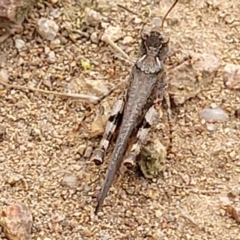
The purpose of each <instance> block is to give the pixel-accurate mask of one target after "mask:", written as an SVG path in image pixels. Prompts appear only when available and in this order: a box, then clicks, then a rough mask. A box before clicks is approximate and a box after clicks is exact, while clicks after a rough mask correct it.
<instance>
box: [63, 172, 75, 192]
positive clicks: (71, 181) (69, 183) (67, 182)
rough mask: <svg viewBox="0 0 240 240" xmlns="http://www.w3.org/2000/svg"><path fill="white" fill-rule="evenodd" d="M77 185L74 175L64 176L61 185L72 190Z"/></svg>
mask: <svg viewBox="0 0 240 240" xmlns="http://www.w3.org/2000/svg"><path fill="white" fill-rule="evenodd" d="M76 184H77V177H76V176H75V175H74V174H70V173H68V174H65V175H64V177H63V179H62V182H61V185H62V186H65V187H69V188H74V187H75V186H76Z"/></svg>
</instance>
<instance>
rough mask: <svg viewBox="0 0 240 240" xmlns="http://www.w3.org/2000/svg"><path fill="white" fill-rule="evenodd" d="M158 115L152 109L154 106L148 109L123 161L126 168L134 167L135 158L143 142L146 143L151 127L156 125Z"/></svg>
mask: <svg viewBox="0 0 240 240" xmlns="http://www.w3.org/2000/svg"><path fill="white" fill-rule="evenodd" d="M158 115H159V114H158V112H157V110H156V109H155V108H154V106H152V107H151V108H149V110H148V111H147V113H146V115H145V117H144V120H143V124H142V127H141V128H140V129H139V130H138V132H137V138H136V141H135V143H134V144H133V145H132V148H131V150H130V152H129V154H128V155H127V157H126V158H125V159H124V160H123V164H124V165H125V166H126V167H131V166H133V165H135V160H136V157H137V155H138V154H139V153H140V151H141V147H142V145H143V144H145V142H146V141H147V138H148V135H149V131H150V129H151V126H152V125H153V124H154V123H156V121H157V118H158Z"/></svg>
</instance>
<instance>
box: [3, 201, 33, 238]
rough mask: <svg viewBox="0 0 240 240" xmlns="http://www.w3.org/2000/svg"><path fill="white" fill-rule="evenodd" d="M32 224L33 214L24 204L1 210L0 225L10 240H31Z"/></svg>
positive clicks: (12, 205)
mask: <svg viewBox="0 0 240 240" xmlns="http://www.w3.org/2000/svg"><path fill="white" fill-rule="evenodd" d="M32 223H33V218H32V214H31V212H30V210H29V209H28V207H27V206H26V205H25V204H23V203H15V204H11V205H9V206H7V207H2V208H0V225H1V226H2V227H3V229H4V232H5V234H6V235H7V237H8V239H10V240H29V239H31V228H32Z"/></svg>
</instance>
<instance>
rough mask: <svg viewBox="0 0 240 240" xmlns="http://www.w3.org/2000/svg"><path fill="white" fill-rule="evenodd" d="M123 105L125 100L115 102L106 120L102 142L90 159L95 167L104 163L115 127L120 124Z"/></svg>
mask: <svg viewBox="0 0 240 240" xmlns="http://www.w3.org/2000/svg"><path fill="white" fill-rule="evenodd" d="M124 104H125V100H124V99H120V100H118V101H116V102H115V104H114V106H113V110H112V112H111V114H110V117H109V118H108V122H107V125H106V127H105V131H104V134H103V137H102V140H101V141H100V144H99V147H98V148H96V149H95V151H94V153H93V155H92V157H91V161H94V163H95V164H96V165H100V164H102V163H103V161H104V156H105V153H106V151H107V149H108V147H109V144H110V142H111V139H112V137H113V134H114V132H115V131H116V128H117V126H118V125H119V124H120V121H121V118H122V113H123V109H124Z"/></svg>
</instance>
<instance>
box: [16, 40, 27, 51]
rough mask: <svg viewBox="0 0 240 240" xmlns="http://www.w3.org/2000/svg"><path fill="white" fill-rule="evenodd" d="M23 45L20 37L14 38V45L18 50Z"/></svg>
mask: <svg viewBox="0 0 240 240" xmlns="http://www.w3.org/2000/svg"><path fill="white" fill-rule="evenodd" d="M24 46H25V42H24V41H23V40H22V39H16V40H15V47H16V48H17V49H18V50H19V49H21V48H23V47H24Z"/></svg>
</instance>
